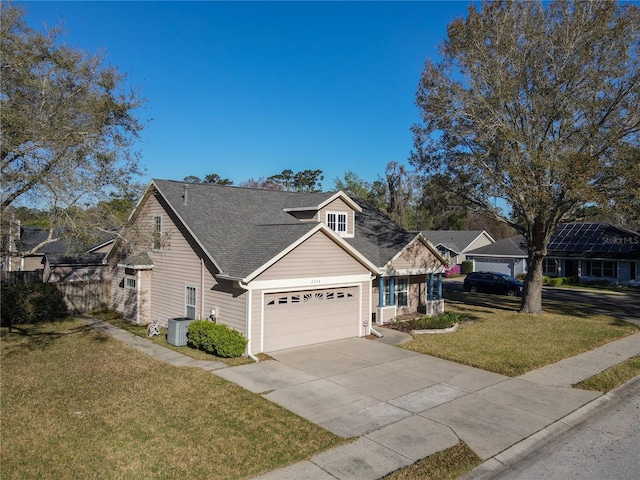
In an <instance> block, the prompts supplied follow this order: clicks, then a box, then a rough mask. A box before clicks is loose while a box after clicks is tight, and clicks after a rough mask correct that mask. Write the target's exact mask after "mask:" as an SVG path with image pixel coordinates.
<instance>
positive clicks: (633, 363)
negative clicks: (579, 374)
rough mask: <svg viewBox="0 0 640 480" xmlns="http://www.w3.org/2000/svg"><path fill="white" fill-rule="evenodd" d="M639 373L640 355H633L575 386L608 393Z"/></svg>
mask: <svg viewBox="0 0 640 480" xmlns="http://www.w3.org/2000/svg"><path fill="white" fill-rule="evenodd" d="M638 375H640V355H636V356H635V357H631V358H630V359H629V360H627V361H625V362H622V363H620V364H618V365H616V366H614V367H611V368H609V369H607V370H605V371H604V372H602V373H599V374H598V375H594V376H593V377H589V378H587V379H586V380H583V381H582V382H580V383H577V384H575V385H574V387H576V388H582V389H584V390H596V391H599V392H603V393H606V392H609V391H611V390H613V389H614V388H616V387H619V386H620V385H622V384H623V383H625V382H627V381H629V380H631V379H632V378H634V377H637V376H638Z"/></svg>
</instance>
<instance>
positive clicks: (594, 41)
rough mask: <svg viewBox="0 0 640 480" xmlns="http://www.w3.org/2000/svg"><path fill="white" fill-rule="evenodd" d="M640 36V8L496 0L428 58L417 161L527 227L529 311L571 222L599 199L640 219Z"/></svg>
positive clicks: (452, 28)
mask: <svg viewBox="0 0 640 480" xmlns="http://www.w3.org/2000/svg"><path fill="white" fill-rule="evenodd" d="M639 32H640V9H639V8H638V6H637V5H631V4H625V5H618V4H616V3H615V2H612V1H597V0H593V1H589V2H581V1H577V2H574V1H558V2H551V3H549V4H544V5H543V4H542V3H540V2H534V1H526V2H525V1H512V2H485V3H483V4H482V8H481V9H480V10H478V9H477V8H476V7H475V6H471V7H470V8H469V14H468V16H467V18H466V19H463V18H459V19H457V20H454V21H453V22H452V23H451V24H450V25H449V26H448V31H447V39H446V40H445V41H444V43H443V44H442V46H441V56H442V60H441V61H440V62H439V63H434V62H432V61H430V60H428V61H427V62H426V66H425V69H424V71H423V73H422V78H421V81H420V85H419V88H418V92H417V94H416V103H417V105H418V108H419V110H420V113H421V116H422V123H421V124H420V125H415V126H414V127H413V132H414V136H415V150H414V154H413V155H412V158H411V161H412V162H413V163H414V164H415V165H416V166H419V167H421V168H423V169H425V170H426V171H427V172H428V173H430V174H442V175H448V176H449V177H450V178H452V179H453V181H452V182H451V185H452V193H453V194H454V195H455V196H456V197H457V198H458V199H465V200H466V202H467V205H469V206H471V207H472V208H474V209H476V210H478V211H481V212H483V213H484V214H486V215H489V216H492V217H493V218H495V219H498V220H500V221H502V222H505V223H507V224H509V225H511V226H512V227H514V228H515V229H516V230H517V231H519V232H521V233H522V234H523V235H524V237H525V238H526V241H527V248H528V267H529V270H528V274H527V276H526V278H525V288H524V295H523V302H522V307H521V311H522V312H528V313H537V312H540V311H541V310H542V260H543V258H544V256H545V255H546V254H547V245H548V243H549V240H550V238H551V236H552V235H553V233H554V231H555V230H556V228H557V226H558V225H559V224H560V223H561V222H563V221H565V220H566V219H569V218H571V216H572V215H573V214H574V213H575V212H576V211H577V210H578V209H579V208H581V207H584V206H585V205H589V204H596V205H598V206H602V207H605V208H615V209H623V208H625V209H626V211H627V212H634V208H635V215H636V216H637V215H638V191H639V190H640V166H639V165H640V162H638V154H637V152H638V146H639V134H640V108H639V105H640V98H639V97H640V35H639ZM497 200H502V202H503V203H502V204H504V205H506V206H507V207H508V208H510V210H511V212H508V211H505V210H503V209H502V208H500V207H501V205H502V204H501V203H500V202H497ZM629 207H631V208H629ZM509 213H511V215H509Z"/></svg>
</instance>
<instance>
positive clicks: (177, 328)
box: [167, 317, 195, 347]
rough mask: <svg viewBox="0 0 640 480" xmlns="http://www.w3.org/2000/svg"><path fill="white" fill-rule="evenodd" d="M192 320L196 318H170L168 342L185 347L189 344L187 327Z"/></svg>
mask: <svg viewBox="0 0 640 480" xmlns="http://www.w3.org/2000/svg"><path fill="white" fill-rule="evenodd" d="M191 322H195V320H194V319H193V318H189V317H178V318H170V319H169V325H168V327H169V328H168V331H167V342H169V344H171V345H173V346H175V347H184V346H185V345H186V344H187V328H188V327H189V325H191Z"/></svg>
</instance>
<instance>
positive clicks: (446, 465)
mask: <svg viewBox="0 0 640 480" xmlns="http://www.w3.org/2000/svg"><path fill="white" fill-rule="evenodd" d="M481 463H482V459H481V458H480V457H478V456H477V455H476V454H475V453H474V452H473V450H471V449H470V448H469V447H468V446H467V445H466V444H465V443H464V442H460V443H458V444H457V445H454V446H453V447H451V448H448V449H446V450H443V451H441V452H438V453H435V454H433V455H430V456H428V457H426V458H423V459H422V460H419V461H418V462H416V463H414V464H413V465H409V466H408V467H405V468H402V469H400V470H397V471H395V472H393V473H390V474H389V475H387V476H386V477H384V480H453V479H455V478H459V477H460V476H461V475H464V474H465V473H467V472H470V471H471V470H473V469H474V468H475V467H477V466H478V465H480V464H481Z"/></svg>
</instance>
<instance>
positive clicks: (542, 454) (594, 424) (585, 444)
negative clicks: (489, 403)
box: [494, 382, 640, 480]
mask: <svg viewBox="0 0 640 480" xmlns="http://www.w3.org/2000/svg"><path fill="white" fill-rule="evenodd" d="M638 472H640V382H635V386H634V388H632V389H630V390H629V392H627V394H626V395H625V397H624V398H623V399H622V400H621V401H620V402H619V403H614V404H611V405H608V406H607V407H606V408H605V409H604V410H602V411H600V412H599V413H598V414H596V415H595V416H593V417H590V418H589V419H587V420H586V421H585V422H584V423H583V424H581V425H579V426H578V427H576V428H574V429H573V430H571V431H569V432H567V433H566V434H565V435H563V436H561V437H560V438H558V439H556V440H555V441H553V442H551V443H549V444H547V445H546V446H544V447H543V448H542V449H540V450H538V451H537V452H535V453H533V454H532V455H530V456H529V457H527V458H525V459H524V460H522V461H521V462H519V463H517V464H515V465H512V466H511V468H510V469H509V470H507V471H505V472H503V473H502V474H500V475H498V476H496V477H494V478H495V479H500V480H522V479H526V480H546V479H548V480H556V479H563V480H572V479H576V480H578V479H579V480H602V479H607V480H637V479H638Z"/></svg>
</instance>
